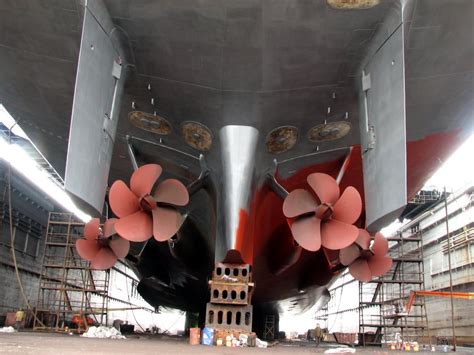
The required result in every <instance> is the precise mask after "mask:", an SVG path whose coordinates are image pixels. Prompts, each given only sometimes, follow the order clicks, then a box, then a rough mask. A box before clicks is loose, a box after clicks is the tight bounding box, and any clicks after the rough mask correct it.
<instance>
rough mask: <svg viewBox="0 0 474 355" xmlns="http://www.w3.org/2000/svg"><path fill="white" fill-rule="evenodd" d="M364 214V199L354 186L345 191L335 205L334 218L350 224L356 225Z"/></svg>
mask: <svg viewBox="0 0 474 355" xmlns="http://www.w3.org/2000/svg"><path fill="white" fill-rule="evenodd" d="M361 212H362V199H361V198H360V194H359V192H358V191H357V190H356V189H355V188H353V187H352V186H349V187H347V188H346V189H345V190H344V193H343V194H342V196H341V198H340V199H339V200H337V202H336V203H335V204H334V211H333V215H332V218H334V219H337V220H338V221H341V222H345V223H348V224H353V223H355V222H356V221H357V220H358V219H359V217H360V214H361Z"/></svg>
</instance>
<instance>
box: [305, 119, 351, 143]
mask: <svg viewBox="0 0 474 355" xmlns="http://www.w3.org/2000/svg"><path fill="white" fill-rule="evenodd" d="M351 128H352V127H351V124H350V123H349V122H346V121H338V122H329V123H325V124H319V125H317V126H314V127H313V128H311V129H310V130H309V131H308V139H309V140H310V141H311V142H327V141H335V140H337V139H341V138H343V137H345V136H346V135H347V134H348V133H349V132H350V130H351Z"/></svg>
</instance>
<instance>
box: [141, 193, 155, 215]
mask: <svg viewBox="0 0 474 355" xmlns="http://www.w3.org/2000/svg"><path fill="white" fill-rule="evenodd" d="M140 207H141V209H142V210H143V211H147V212H151V211H153V210H154V209H155V208H156V201H155V200H154V199H153V197H151V196H150V195H145V196H143V197H142V198H140Z"/></svg>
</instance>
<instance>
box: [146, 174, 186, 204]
mask: <svg viewBox="0 0 474 355" xmlns="http://www.w3.org/2000/svg"><path fill="white" fill-rule="evenodd" d="M154 197H155V200H156V202H164V203H168V204H171V205H175V206H185V205H187V204H188V202H189V193H188V189H186V186H184V185H183V183H182V182H181V181H179V180H176V179H167V180H165V181H163V182H162V183H160V184H159V185H158V187H157V189H156V191H155V194H154Z"/></svg>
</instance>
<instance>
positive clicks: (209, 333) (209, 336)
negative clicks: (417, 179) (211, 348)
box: [201, 328, 214, 345]
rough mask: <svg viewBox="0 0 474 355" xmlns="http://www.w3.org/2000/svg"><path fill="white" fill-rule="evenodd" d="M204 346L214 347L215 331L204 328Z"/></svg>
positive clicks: (202, 340)
mask: <svg viewBox="0 0 474 355" xmlns="http://www.w3.org/2000/svg"><path fill="white" fill-rule="evenodd" d="M201 344H202V345H214V329H212V328H204V329H203V330H202V337H201Z"/></svg>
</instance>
